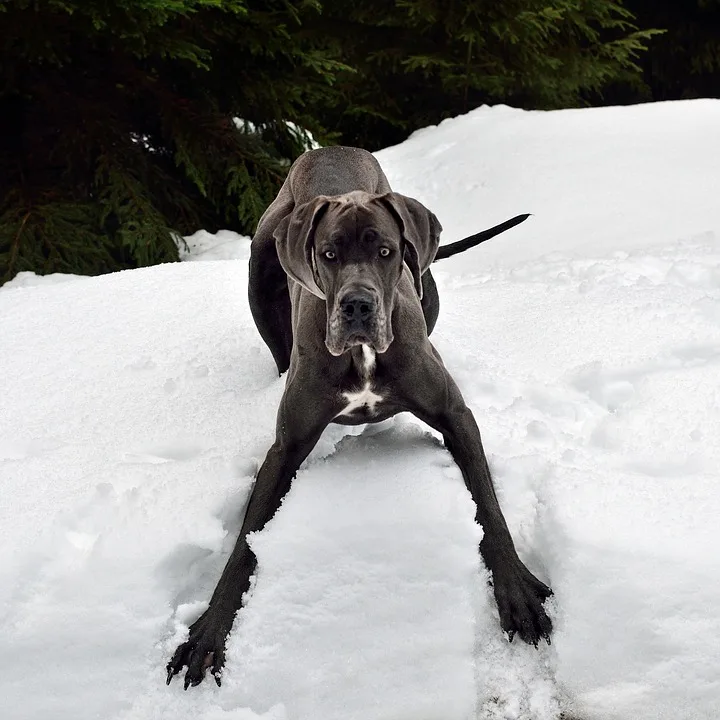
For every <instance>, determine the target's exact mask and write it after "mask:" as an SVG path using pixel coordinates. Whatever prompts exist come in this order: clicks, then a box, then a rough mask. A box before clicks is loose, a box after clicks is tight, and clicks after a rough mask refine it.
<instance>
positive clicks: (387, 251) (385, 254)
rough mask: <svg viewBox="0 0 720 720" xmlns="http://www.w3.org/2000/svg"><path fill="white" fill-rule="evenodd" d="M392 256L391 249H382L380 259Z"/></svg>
mask: <svg viewBox="0 0 720 720" xmlns="http://www.w3.org/2000/svg"><path fill="white" fill-rule="evenodd" d="M389 254H390V248H386V247H381V248H380V257H387V256H388V255H389Z"/></svg>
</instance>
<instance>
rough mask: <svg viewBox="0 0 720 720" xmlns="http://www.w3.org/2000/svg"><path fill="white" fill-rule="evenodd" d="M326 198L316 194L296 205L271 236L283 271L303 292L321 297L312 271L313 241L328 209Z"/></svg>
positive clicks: (313, 261) (313, 268) (322, 298)
mask: <svg viewBox="0 0 720 720" xmlns="http://www.w3.org/2000/svg"><path fill="white" fill-rule="evenodd" d="M328 205H329V203H328V199H327V198H326V197H323V196H320V197H316V198H313V199H312V200H310V201H309V202H306V203H303V204H302V205H297V206H296V207H295V208H294V209H293V211H292V212H291V213H290V214H289V215H286V216H285V217H284V218H283V219H282V220H281V221H280V223H279V224H278V226H277V227H276V228H275V231H274V232H273V237H274V238H275V247H276V249H277V254H278V259H279V260H280V264H281V265H282V268H283V270H284V271H285V272H286V273H287V274H288V276H289V277H291V278H292V279H293V280H294V281H295V282H297V283H300V285H302V286H303V287H304V288H305V289H306V290H307V291H309V292H311V293H312V294H313V295H316V296H317V297H319V298H320V299H321V300H325V293H324V292H323V291H322V290H321V289H320V287H319V285H318V282H317V275H316V273H315V256H314V253H313V243H314V240H315V230H316V229H317V226H318V223H319V222H320V219H321V218H322V216H323V215H324V214H325V211H326V210H327V209H328Z"/></svg>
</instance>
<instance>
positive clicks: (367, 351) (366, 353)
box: [350, 344, 376, 382]
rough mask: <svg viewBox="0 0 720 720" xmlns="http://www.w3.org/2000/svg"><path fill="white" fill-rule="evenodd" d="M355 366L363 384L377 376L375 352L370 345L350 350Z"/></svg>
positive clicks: (358, 346)
mask: <svg viewBox="0 0 720 720" xmlns="http://www.w3.org/2000/svg"><path fill="white" fill-rule="evenodd" d="M350 354H351V356H352V360H353V365H354V366H355V370H356V371H357V374H358V376H359V377H360V379H361V380H362V381H363V382H369V381H370V380H372V379H373V376H374V374H375V364H376V356H375V351H374V350H373V349H372V348H371V347H370V346H369V345H364V344H363V345H357V346H355V347H354V348H352V349H351V350H350Z"/></svg>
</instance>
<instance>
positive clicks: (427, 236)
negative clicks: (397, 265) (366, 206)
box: [379, 192, 442, 298]
mask: <svg viewBox="0 0 720 720" xmlns="http://www.w3.org/2000/svg"><path fill="white" fill-rule="evenodd" d="M379 199H380V201H381V202H383V203H384V204H385V206H386V207H387V208H388V209H389V210H390V212H391V213H392V214H393V215H394V216H395V219H396V220H397V222H398V225H399V226H400V232H401V233H402V238H403V241H404V243H405V248H404V253H403V254H404V257H403V259H404V260H405V262H406V263H407V266H408V267H409V268H410V272H411V273H412V276H413V280H414V282H415V290H416V292H417V294H418V297H419V298H422V295H423V292H422V280H421V277H422V274H423V273H424V272H425V271H426V270H427V269H428V268H429V267H430V263H432V261H433V260H434V259H435V253H436V252H437V249H438V245H439V244H440V233H441V231H442V225H441V224H440V221H439V220H438V219H437V218H436V217H435V215H434V214H433V213H431V212H430V211H429V210H428V209H427V208H426V207H425V206H424V205H423V204H422V203H421V202H418V201H417V200H414V199H413V198H410V197H405V195H400V194H399V193H394V192H390V193H386V194H385V195H383V196H381V197H380V198H379Z"/></svg>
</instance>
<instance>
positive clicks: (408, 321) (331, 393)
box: [167, 147, 552, 689]
mask: <svg viewBox="0 0 720 720" xmlns="http://www.w3.org/2000/svg"><path fill="white" fill-rule="evenodd" d="M524 217H527V216H518V218H515V219H513V220H511V221H508V222H507V223H504V224H503V225H501V226H497V227H496V228H492V229H491V230H489V231H485V232H484V233H480V234H478V235H477V236H473V237H472V238H468V239H466V240H465V241H460V242H459V243H453V244H452V245H449V246H444V247H443V248H440V250H438V246H439V236H440V231H441V226H440V223H439V222H438V220H437V218H436V217H435V215H433V214H432V213H431V212H430V211H429V210H428V209H427V208H425V207H424V206H423V205H422V204H421V203H419V202H418V201H417V200H413V199H412V198H409V197H405V196H403V195H399V194H397V193H394V192H392V190H391V189H390V185H389V184H388V181H387V178H386V177H385V175H384V173H383V171H382V169H381V168H380V165H379V164H378V162H377V160H376V159H375V158H374V157H373V156H372V155H371V154H370V153H368V152H366V151H364V150H360V149H357V148H348V147H330V148H322V149H319V150H312V151H310V152H307V153H305V154H304V155H302V156H301V157H300V158H298V160H297V161H296V162H295V163H294V164H293V166H292V168H291V169H290V173H289V175H288V177H287V180H286V181H285V184H284V185H283V187H282V189H281V190H280V192H279V194H278V196H277V198H276V199H275V200H274V201H273V203H272V204H271V205H270V207H268V209H267V211H266V212H265V214H264V215H263V216H262V218H261V219H260V223H259V224H258V228H257V232H256V233H255V236H254V238H253V241H252V251H251V257H250V287H249V299H250V308H251V310H252V314H253V317H254V319H255V323H256V325H257V327H258V330H259V331H260V334H261V335H262V338H263V340H264V341H265V342H266V343H267V345H268V347H269V348H270V351H271V352H272V355H273V357H274V359H275V363H276V364H277V368H278V371H279V372H280V373H283V372H285V371H286V370H287V371H288V373H287V379H286V384H285V392H284V395H283V397H282V399H281V401H280V408H279V410H278V415H277V429H276V438H275V443H274V444H273V446H272V447H271V448H270V450H269V451H268V454H267V457H266V458H265V461H264V462H263V464H262V466H261V467H260V470H259V472H258V474H257V479H256V481H255V486H254V488H253V491H252V493H251V495H250V500H249V502H248V506H247V510H246V513H245V519H244V521H243V524H242V529H241V530H240V535H239V537H238V540H237V544H236V545H235V549H234V550H233V552H232V554H231V555H230V558H229V559H228V562H227V565H226V566H225V569H224V570H223V573H222V576H221V577H220V581H219V582H218V584H217V587H216V589H215V592H214V593H213V596H212V598H211V600H210V604H209V607H208V609H207V610H206V611H205V612H204V613H203V614H202V615H201V617H200V618H199V619H198V620H197V621H196V622H194V623H193V624H192V626H191V627H190V634H189V638H188V640H187V641H186V642H184V643H182V644H181V645H180V646H179V647H178V648H177V650H176V651H175V654H174V655H173V657H172V660H171V661H170V662H169V663H168V665H167V682H168V683H169V682H170V680H171V679H172V678H173V676H174V675H176V674H177V673H179V672H180V671H181V670H182V668H183V667H185V666H187V668H188V670H187V672H186V674H185V689H187V688H188V686H190V685H197V684H199V683H200V682H201V681H202V680H203V678H204V676H205V673H206V671H207V670H210V671H211V672H212V674H213V675H214V677H215V680H216V681H217V683H218V684H220V677H221V671H222V667H223V664H224V660H225V641H226V638H227V635H228V633H229V632H230V629H231V628H232V624H233V620H234V618H235V614H236V612H237V610H238V609H239V608H240V606H241V604H242V599H243V595H244V594H245V593H246V592H247V590H248V588H249V586H250V578H251V576H252V574H253V572H254V571H255V563H256V561H255V556H254V555H253V553H252V551H251V550H250V547H249V545H248V542H247V537H248V533H251V532H255V531H257V530H261V529H262V528H263V527H264V526H265V524H266V523H267V522H268V521H269V520H270V519H271V518H272V517H273V515H274V514H275V511H276V510H277V509H278V507H279V506H280V502H281V500H282V498H283V496H284V495H285V493H287V491H288V489H289V488H290V482H291V480H292V478H293V477H294V475H295V473H296V471H297V469H298V468H299V467H300V464H301V463H302V462H303V460H305V458H306V457H307V456H308V454H309V453H310V451H311V450H312V449H313V447H314V446H315V444H316V443H317V441H318V439H319V437H320V435H321V433H322V431H323V430H324V428H325V427H326V426H327V425H328V424H329V423H332V422H334V423H342V424H345V425H357V424H361V423H368V422H380V421H382V420H385V419H386V418H389V417H391V416H392V415H395V414H396V413H399V412H403V411H409V412H411V413H413V414H414V415H416V416H417V417H418V418H420V419H421V420H422V421H424V422H425V423H427V424H428V425H429V426H430V427H432V428H435V430H437V431H439V432H440V433H442V436H443V438H444V440H445V445H446V446H447V447H448V449H449V450H450V452H451V454H452V456H453V458H454V459H455V461H456V462H457V464H458V466H459V467H460V469H461V471H462V474H463V477H464V479H465V483H466V485H467V487H468V490H469V491H470V493H471V495H472V498H473V500H474V501H475V504H476V506H477V511H476V514H475V519H476V521H477V522H478V523H479V524H480V525H482V527H483V531H484V534H483V539H482V541H481V542H480V552H481V554H482V558H483V560H484V561H485V564H486V565H487V567H488V569H489V570H490V572H491V573H492V584H493V589H494V593H495V599H496V601H497V606H498V610H499V614H500V623H501V626H502V628H503V630H505V631H506V632H507V633H508V636H509V638H510V640H512V638H513V636H514V635H515V634H517V635H519V636H520V637H521V638H522V639H523V640H524V641H526V642H528V643H532V644H534V645H536V646H537V643H538V641H539V640H540V639H541V638H545V639H546V640H547V641H548V642H549V641H550V632H551V630H552V623H551V621H550V618H549V617H548V616H547V614H546V612H545V609H544V607H543V601H544V600H545V599H546V598H547V597H548V596H549V595H551V594H552V592H551V590H550V588H548V587H547V586H546V585H545V584H543V583H542V582H540V580H538V579H537V578H536V577H534V576H533V575H532V574H531V573H530V571H529V570H528V569H527V568H526V567H525V565H524V564H523V563H522V561H521V560H520V558H519V557H518V555H517V552H516V551H515V546H514V544H513V540H512V537H511V536H510V532H509V530H508V527H507V524H506V522H505V518H504V517H503V514H502V511H501V509H500V505H499V504H498V500H497V497H496V495H495V490H494V488H493V483H492V479H491V477H490V470H489V468H488V463H487V460H486V458H485V453H484V451H483V446H482V442H481V440H480V432H479V430H478V427H477V424H476V422H475V418H474V417H473V414H472V412H471V411H470V409H469V408H468V407H467V405H466V404H465V401H464V400H463V397H462V395H461V394H460V391H459V390H458V388H457V386H456V385H455V382H454V381H453V379H452V377H450V374H449V373H448V371H447V370H446V369H445V366H444V365H443V362H442V360H441V358H440V355H439V354H438V352H437V350H436V349H435V348H434V347H433V345H432V344H431V343H430V341H429V339H428V335H429V333H430V332H431V331H432V329H433V327H434V326H435V321H436V320H437V316H438V308H439V303H438V294H437V289H436V286H435V283H434V281H433V278H432V275H431V273H430V270H429V267H430V264H431V263H432V262H433V260H434V259H438V258H442V257H447V256H449V255H451V254H453V253H454V252H459V251H461V250H463V249H465V248H466V247H468V246H471V245H473V244H477V243H478V242H481V241H482V240H483V239H486V238H487V237H490V236H492V235H493V234H497V233H498V232H502V230H504V229H507V227H510V226H512V224H517V222H520V221H521V219H524Z"/></svg>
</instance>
